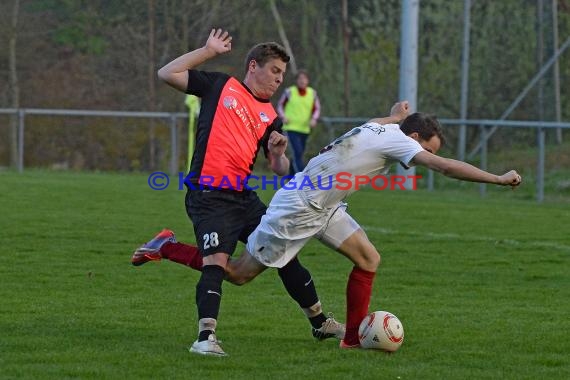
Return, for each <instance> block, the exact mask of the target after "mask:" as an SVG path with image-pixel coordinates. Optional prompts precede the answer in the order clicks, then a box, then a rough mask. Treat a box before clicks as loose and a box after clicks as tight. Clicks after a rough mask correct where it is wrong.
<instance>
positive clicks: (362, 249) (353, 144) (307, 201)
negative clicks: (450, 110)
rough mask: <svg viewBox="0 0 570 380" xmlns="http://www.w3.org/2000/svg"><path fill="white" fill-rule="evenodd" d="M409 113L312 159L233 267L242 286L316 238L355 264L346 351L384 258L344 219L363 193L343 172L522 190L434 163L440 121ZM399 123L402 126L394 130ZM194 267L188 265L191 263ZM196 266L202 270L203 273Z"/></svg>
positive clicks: (514, 179)
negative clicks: (395, 172) (427, 172)
mask: <svg viewBox="0 0 570 380" xmlns="http://www.w3.org/2000/svg"><path fill="white" fill-rule="evenodd" d="M408 109H409V106H408V102H406V101H404V102H399V103H396V104H395V105H394V106H393V107H392V109H391V112H390V116H389V117H385V118H376V119H372V120H370V121H368V122H367V123H365V124H363V125H361V126H359V127H356V128H354V129H352V130H350V131H349V132H347V133H345V134H344V135H343V136H341V137H339V138H338V139H336V140H335V141H333V142H332V143H331V144H330V145H328V146H327V147H325V148H323V149H322V150H321V152H320V153H319V154H318V155H317V156H316V157H314V158H313V159H311V160H310V161H309V163H308V164H307V166H306V167H305V169H304V170H303V171H302V172H300V173H297V174H296V175H295V177H294V178H293V179H292V180H291V182H289V183H288V184H287V186H286V187H284V188H282V189H280V190H279V191H277V193H276V194H275V195H274V197H273V199H272V200H271V203H270V204H269V207H268V209H267V211H266V214H265V215H264V216H263V217H262V219H261V223H260V224H259V225H258V226H257V228H256V229H255V230H254V232H253V233H252V234H251V235H250V236H249V238H248V241H247V245H246V252H244V254H242V255H241V256H240V257H239V258H238V259H235V260H230V262H229V263H228V266H227V269H226V272H227V274H226V280H228V281H230V282H232V283H234V284H238V285H241V284H244V283H246V282H248V281H250V280H251V279H253V278H254V277H256V276H257V275H258V274H259V273H261V272H263V271H264V270H265V269H267V268H268V267H274V268H281V267H283V266H284V265H286V264H287V263H288V262H289V261H290V260H292V259H293V258H295V257H296V256H297V254H298V253H299V251H300V250H301V248H302V247H303V246H304V245H305V244H306V243H307V242H308V241H309V239H311V238H312V237H314V238H316V239H318V240H320V241H321V242H322V243H324V244H325V245H327V246H328V247H330V248H332V249H334V250H335V251H337V252H338V253H340V254H342V255H344V256H346V257H347V258H348V259H349V260H350V261H352V262H353V263H354V267H353V269H352V272H351V273H350V276H349V279H348V284H347V289H346V297H347V304H346V307H347V311H346V312H347V316H346V334H345V336H344V339H343V340H341V342H340V347H341V348H356V347H359V340H358V326H359V325H360V322H361V321H362V320H363V319H364V317H365V316H366V315H367V314H368V307H369V304H370V297H371V294H372V284H373V280H374V277H375V275H376V270H377V268H378V265H380V254H379V253H378V251H377V250H376V248H375V247H374V246H373V245H372V243H371V242H370V241H369V240H368V238H367V236H366V234H365V232H364V231H363V230H362V228H361V227H360V226H359V224H358V223H357V222H356V221H355V220H354V219H353V218H352V217H351V216H350V215H349V214H348V213H347V212H346V204H345V203H343V201H344V200H345V198H346V197H347V196H348V195H350V194H351V193H353V192H354V191H356V190H357V188H356V186H355V185H356V184H353V186H346V183H345V182H344V181H343V182H342V183H341V182H339V176H338V175H339V173H345V174H349V175H350V178H356V177H357V176H360V177H363V176H368V177H369V178H373V177H375V176H378V175H384V174H387V173H388V170H389V168H390V166H391V165H392V164H396V163H400V164H402V165H404V166H406V167H408V166H413V165H422V166H425V167H428V168H430V169H432V170H435V171H437V172H440V173H442V174H444V175H446V176H448V177H452V178H456V179H460V180H464V181H472V182H482V183H492V184H497V185H504V186H518V185H519V184H520V183H521V176H520V175H519V174H518V173H517V172H516V171H514V170H511V171H509V172H507V173H505V174H503V175H501V176H499V175H495V174H491V173H488V172H486V171H483V170H480V169H478V168H476V167H474V166H472V165H470V164H468V163H465V162H462V161H457V160H453V159H449V158H442V157H439V156H436V155H435V153H437V151H438V150H439V148H440V146H441V144H442V142H443V135H442V131H441V127H440V125H439V122H438V121H437V119H436V118H435V117H433V116H430V115H426V114H422V113H414V114H411V115H409V116H408V112H409V111H408ZM401 120H403V122H402V124H401V126H400V125H398V124H396V123H398V122H400V121H401ZM343 178H345V179H346V178H347V177H343ZM195 260H196V258H189V262H191V261H194V262H195ZM192 267H194V268H195V269H198V270H199V266H195V265H192Z"/></svg>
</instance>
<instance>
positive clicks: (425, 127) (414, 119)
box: [400, 112, 445, 145]
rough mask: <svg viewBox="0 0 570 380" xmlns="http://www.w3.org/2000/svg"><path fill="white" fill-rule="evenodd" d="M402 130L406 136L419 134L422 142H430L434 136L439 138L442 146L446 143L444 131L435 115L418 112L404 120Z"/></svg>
mask: <svg viewBox="0 0 570 380" xmlns="http://www.w3.org/2000/svg"><path fill="white" fill-rule="evenodd" d="M400 129H401V130H402V132H404V134H405V135H406V136H409V135H411V134H412V133H414V132H417V133H418V135H419V136H420V138H421V139H422V140H425V141H428V140H429V139H431V138H432V137H433V136H434V135H435V136H437V137H439V139H440V140H441V144H442V145H443V143H444V142H445V137H444V136H443V130H442V129H441V125H440V124H439V121H438V120H437V117H436V116H435V115H428V114H425V113H421V112H416V113H413V114H411V115H409V116H408V117H406V118H405V119H404V121H403V122H402V125H400Z"/></svg>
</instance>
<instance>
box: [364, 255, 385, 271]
mask: <svg viewBox="0 0 570 380" xmlns="http://www.w3.org/2000/svg"><path fill="white" fill-rule="evenodd" d="M380 263H381V259H380V254H379V253H378V252H377V251H374V252H370V253H367V254H366V255H364V257H363V258H362V261H361V266H360V267H361V268H362V269H364V270H366V271H368V272H376V270H377V269H378V267H379V266H380Z"/></svg>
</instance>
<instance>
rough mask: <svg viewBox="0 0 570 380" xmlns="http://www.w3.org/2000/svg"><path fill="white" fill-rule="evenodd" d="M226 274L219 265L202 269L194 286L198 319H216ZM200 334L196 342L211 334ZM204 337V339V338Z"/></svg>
mask: <svg viewBox="0 0 570 380" xmlns="http://www.w3.org/2000/svg"><path fill="white" fill-rule="evenodd" d="M225 274H226V272H225V271H224V268H222V267H221V266H219V265H206V266H204V267H203V269H202V275H201V276H200V280H199V281H198V284H196V305H197V306H198V319H202V318H213V319H218V312H219V311H220V302H221V300H222V281H223V280H224V276H225ZM205 331H209V332H208V333H207V334H206V332H204V334H202V332H200V336H199V338H198V341H202V340H206V339H208V336H209V335H210V334H211V333H212V331H211V330H205ZM203 335H205V338H204V336H203Z"/></svg>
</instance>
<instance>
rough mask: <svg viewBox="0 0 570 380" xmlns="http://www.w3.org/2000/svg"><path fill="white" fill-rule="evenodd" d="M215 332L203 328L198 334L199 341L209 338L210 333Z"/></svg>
mask: <svg viewBox="0 0 570 380" xmlns="http://www.w3.org/2000/svg"><path fill="white" fill-rule="evenodd" d="M213 333H214V332H213V331H212V330H203V331H200V334H199V335H198V342H201V341H203V340H208V337H209V336H210V334H213Z"/></svg>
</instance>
